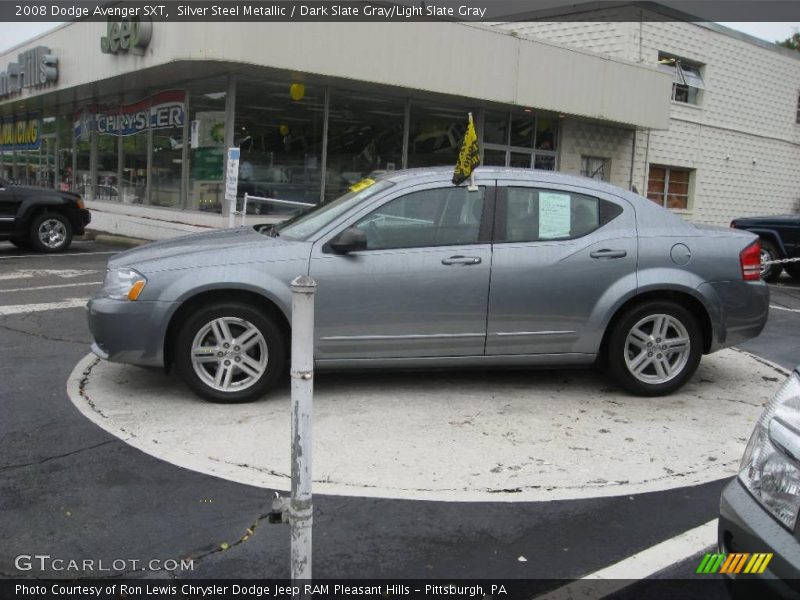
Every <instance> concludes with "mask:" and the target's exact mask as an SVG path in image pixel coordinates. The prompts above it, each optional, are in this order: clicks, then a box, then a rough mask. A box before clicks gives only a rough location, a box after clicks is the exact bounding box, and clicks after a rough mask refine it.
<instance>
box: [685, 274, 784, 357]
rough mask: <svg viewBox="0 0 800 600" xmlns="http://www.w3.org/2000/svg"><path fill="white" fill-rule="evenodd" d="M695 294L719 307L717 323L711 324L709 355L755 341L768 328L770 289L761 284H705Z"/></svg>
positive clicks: (733, 282)
mask: <svg viewBox="0 0 800 600" xmlns="http://www.w3.org/2000/svg"><path fill="white" fill-rule="evenodd" d="M698 291H699V292H700V293H701V294H702V295H703V296H704V297H705V298H709V299H715V300H714V304H716V305H717V306H718V307H719V308H718V310H719V313H718V315H716V319H718V322H717V323H714V322H712V326H713V330H714V339H713V340H712V343H711V351H712V352H713V351H715V350H720V349H722V348H727V347H729V346H735V345H736V344H740V343H742V342H746V341H747V340H750V339H753V338H754V337H758V336H759V335H760V334H761V331H762V330H763V329H764V325H766V324H767V317H768V316H769V286H767V285H766V284H765V283H764V282H762V281H718V282H713V283H704V284H703V285H701V286H700V287H699V288H698ZM712 321H713V319H712Z"/></svg>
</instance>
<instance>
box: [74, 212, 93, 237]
mask: <svg viewBox="0 0 800 600" xmlns="http://www.w3.org/2000/svg"><path fill="white" fill-rule="evenodd" d="M73 220H74V219H73ZM74 221H75V220H74ZM91 222H92V213H91V212H89V210H88V209H85V208H82V209H79V210H78V219H77V220H76V221H75V222H73V223H72V228H73V230H74V231H73V232H74V233H75V235H83V234H84V232H85V229H86V226H87V225H88V224H89V223H91Z"/></svg>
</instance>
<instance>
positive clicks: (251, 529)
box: [186, 504, 271, 563]
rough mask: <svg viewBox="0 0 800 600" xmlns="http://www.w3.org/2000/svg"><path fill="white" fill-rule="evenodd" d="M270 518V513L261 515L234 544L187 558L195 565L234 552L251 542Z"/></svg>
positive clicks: (224, 544) (220, 546)
mask: <svg viewBox="0 0 800 600" xmlns="http://www.w3.org/2000/svg"><path fill="white" fill-rule="evenodd" d="M270 507H271V504H270ZM270 512H271V511H270ZM268 518H269V513H268V512H267V513H262V514H260V515H259V516H258V517H257V518H256V520H255V521H253V523H252V524H251V525H250V527H248V528H247V529H246V530H245V532H244V535H242V536H241V537H240V538H239V539H238V540H236V541H235V542H233V543H232V544H228V543H227V542H223V543H222V544H220V545H219V546H217V547H216V548H214V549H212V550H208V551H206V552H203V553H201V554H198V555H197V556H192V555H191V554H189V555H187V556H186V558H187V559H191V560H192V562H193V563H197V562H198V561H201V560H203V559H204V558H206V557H208V556H211V555H212V554H219V553H221V552H227V551H228V550H232V549H233V548H236V547H237V546H241V545H242V544H244V543H245V542H246V541H247V540H249V539H250V538H251V537H252V536H254V535H255V531H256V529H257V528H258V526H259V525H260V524H261V522H262V521H264V519H268Z"/></svg>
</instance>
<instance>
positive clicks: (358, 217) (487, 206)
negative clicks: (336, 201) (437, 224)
mask: <svg viewBox="0 0 800 600" xmlns="http://www.w3.org/2000/svg"><path fill="white" fill-rule="evenodd" d="M476 185H478V187H482V188H483V189H484V195H483V213H482V214H481V222H480V224H479V226H478V240H477V241H476V242H472V243H469V244H458V245H479V244H490V243H492V239H493V238H492V230H493V226H494V213H495V210H494V207H495V194H496V190H497V186H496V181H494V180H485V181H480V180H479V181H477V182H476ZM452 187H456V186H453V184H452V183H450V182H445V181H437V182H429V183H424V184H418V185H414V186H410V187H407V188H402V189H399V190H398V189H395V190H392V192H393V193H390V194H387V196H386V197H384V198H382V199H380V200H377V201H376V202H375V203H372V204H370V206H364V207H362V209H361V210H359V211H358V212H357V213H356V214H353V215H350V216H349V217H348V218H346V219H345V220H343V221H340V222H339V223H338V225H335V226H334V227H332V228H331V229H329V230H328V232H326V233H325V234H324V235H322V236H320V237H319V238H318V239H317V241H316V242H315V243H314V244H315V245H317V244H319V245H320V247H321V248H322V249H323V253H325V254H329V253H330V251H329V250H326V248H328V242H330V240H332V239H333V238H335V237H336V236H337V235H339V234H340V233H341V232H342V231H344V230H345V229H348V228H349V227H354V226H355V225H356V224H357V223H359V222H360V221H362V220H364V219H366V218H367V217H368V216H369V215H371V214H372V213H374V212H376V211H378V210H380V209H381V208H383V207H384V206H386V205H387V204H389V203H391V202H394V201H395V200H399V199H400V198H403V197H405V196H408V195H410V194H414V193H417V192H424V191H427V190H435V189H449V188H452ZM459 187H465V186H459ZM443 210H444V208H443ZM447 245H450V244H447ZM447 245H441V246H409V247H398V248H375V249H367V250H359V251H358V252H354V253H353V254H364V253H368V252H370V253H371V252H385V251H392V250H414V249H419V248H438V247H441V248H444V247H447Z"/></svg>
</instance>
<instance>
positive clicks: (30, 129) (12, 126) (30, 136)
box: [0, 116, 42, 151]
mask: <svg viewBox="0 0 800 600" xmlns="http://www.w3.org/2000/svg"><path fill="white" fill-rule="evenodd" d="M41 130H42V119H41V117H39V116H36V117H24V118H16V119H13V118H9V119H3V120H2V121H0V150H3V151H9V150H38V148H39V146H41V145H42V138H41V136H40V132H41Z"/></svg>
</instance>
